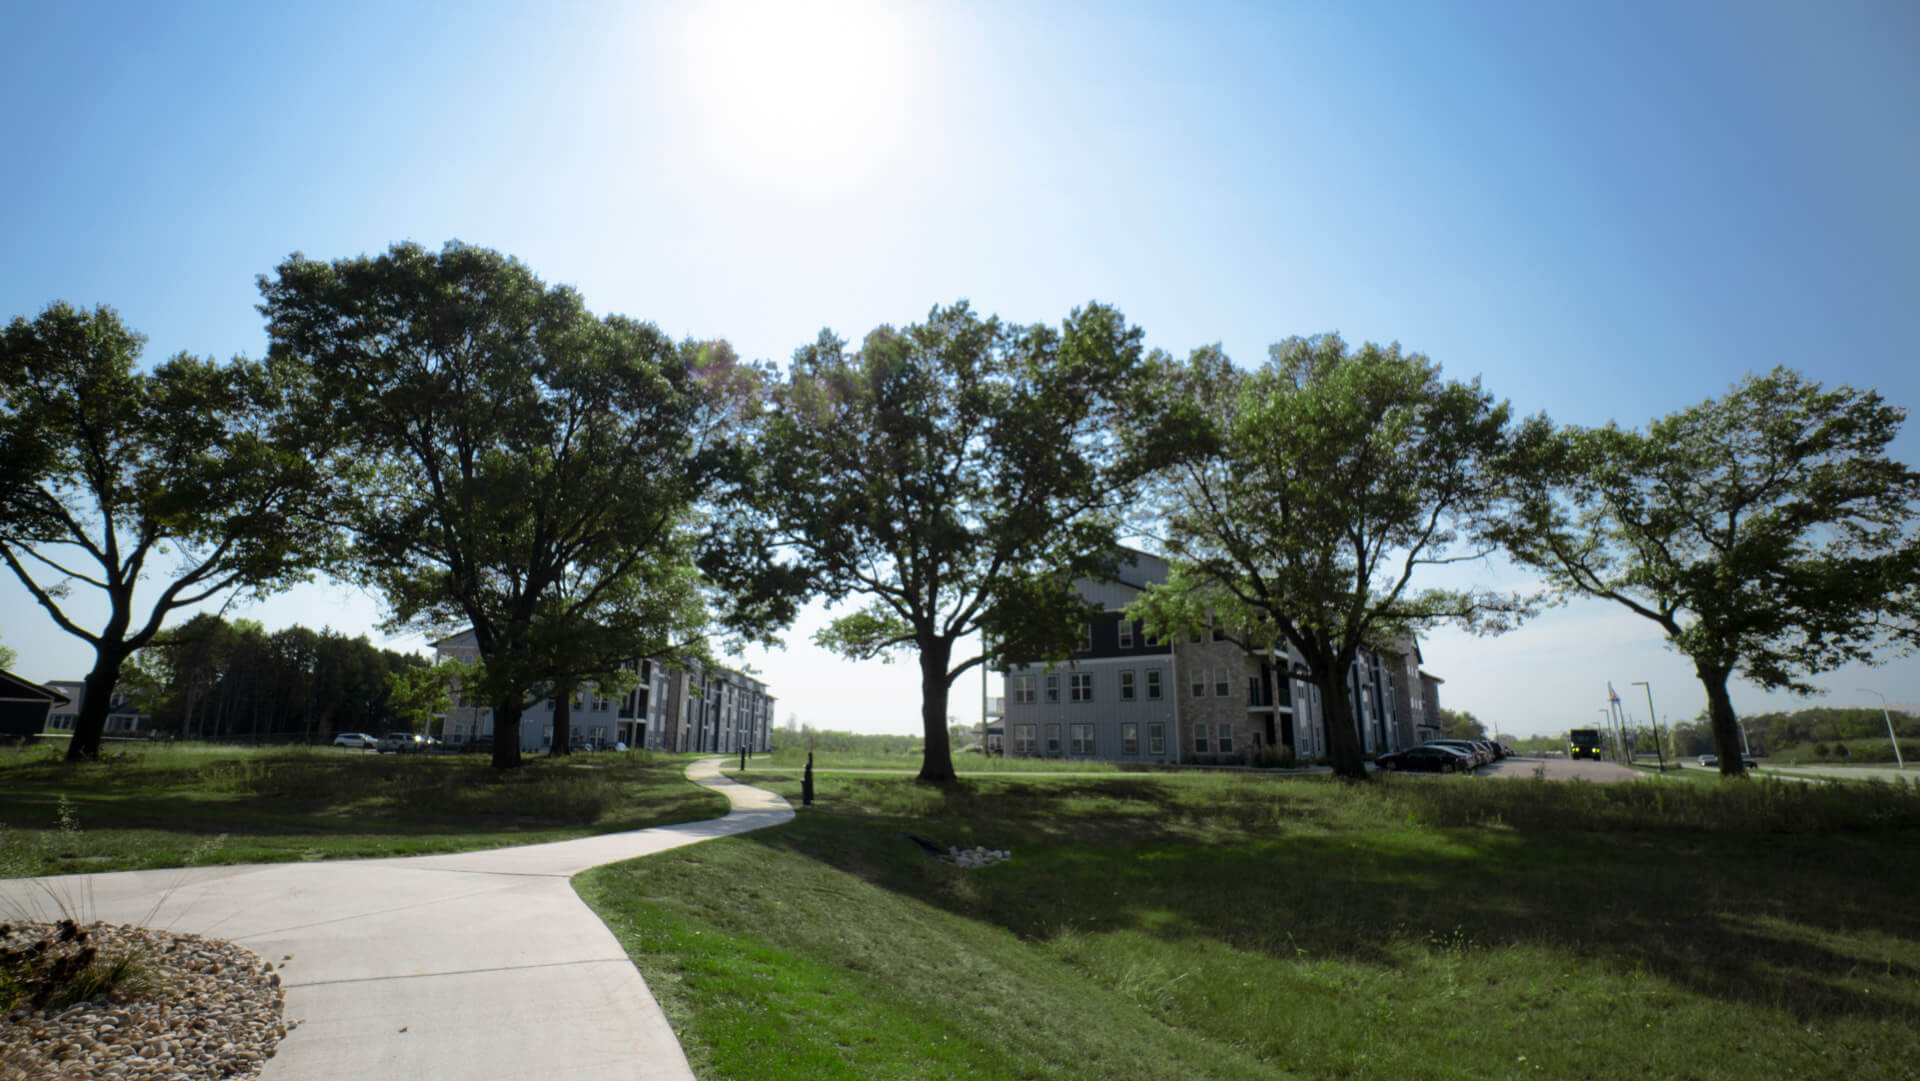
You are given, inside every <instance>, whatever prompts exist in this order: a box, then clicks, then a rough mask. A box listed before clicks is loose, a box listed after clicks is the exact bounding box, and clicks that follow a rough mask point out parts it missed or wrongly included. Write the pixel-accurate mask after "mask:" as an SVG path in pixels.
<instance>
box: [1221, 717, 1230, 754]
mask: <svg viewBox="0 0 1920 1081" xmlns="http://www.w3.org/2000/svg"><path fill="white" fill-rule="evenodd" d="M1219 743H1220V753H1221V754H1232V753H1233V729H1232V728H1229V727H1228V726H1226V725H1224V724H1223V725H1221V726H1220V737H1219Z"/></svg>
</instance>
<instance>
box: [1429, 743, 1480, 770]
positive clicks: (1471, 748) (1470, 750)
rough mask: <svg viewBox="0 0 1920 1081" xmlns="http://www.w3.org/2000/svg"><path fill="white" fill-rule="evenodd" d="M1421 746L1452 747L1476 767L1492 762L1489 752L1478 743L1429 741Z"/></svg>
mask: <svg viewBox="0 0 1920 1081" xmlns="http://www.w3.org/2000/svg"><path fill="white" fill-rule="evenodd" d="M1421 746H1423V747H1452V748H1453V749H1455V750H1457V751H1464V752H1465V753H1466V754H1467V756H1468V757H1469V758H1470V759H1472V761H1473V764H1474V765H1476V766H1481V765H1485V764H1486V763H1488V762H1491V761H1493V757H1492V753H1491V752H1489V751H1488V750H1487V749H1486V748H1485V747H1482V746H1481V745H1480V744H1479V743H1477V742H1475V741H1473V740H1470V739H1430V740H1428V741H1427V742H1425V743H1423V744H1421Z"/></svg>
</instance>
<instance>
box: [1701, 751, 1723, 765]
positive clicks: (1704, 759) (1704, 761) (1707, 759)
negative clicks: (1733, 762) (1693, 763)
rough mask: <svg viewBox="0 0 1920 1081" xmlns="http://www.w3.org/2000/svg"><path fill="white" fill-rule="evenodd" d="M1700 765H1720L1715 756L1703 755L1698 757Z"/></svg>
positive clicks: (1718, 758)
mask: <svg viewBox="0 0 1920 1081" xmlns="http://www.w3.org/2000/svg"><path fill="white" fill-rule="evenodd" d="M1700 764H1701V765H1703V766H1717V765H1719V764H1720V756H1719V755H1717V754H1703V755H1701V756H1700Z"/></svg>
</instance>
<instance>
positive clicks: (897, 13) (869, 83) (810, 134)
mask: <svg viewBox="0 0 1920 1081" xmlns="http://www.w3.org/2000/svg"><path fill="white" fill-rule="evenodd" d="M911 11H912V9H911V8H908V7H905V6H904V5H893V4H882V3H874V2H860V0H851V2H845V0H843V2H833V3H801V2H793V3H780V2H770V0H757V2H756V0H747V2H736V3H725V2H722V3H710V4H699V5H695V6H692V7H689V8H686V9H682V10H680V11H679V12H677V13H676V14H675V15H674V16H672V17H671V22H670V23H669V29H668V33H666V34H665V35H663V39H662V40H661V41H660V42H659V44H660V45H661V46H663V52H664V55H663V56H662V57H661V59H662V62H663V63H662V66H663V68H664V70H665V72H668V73H671V74H670V77H669V78H668V79H667V80H666V81H665V83H664V85H663V90H664V92H665V93H666V94H667V95H668V100H667V102H666V105H667V107H668V109H669V111H670V113H671V114H672V116H673V118H674V121H675V126H676V127H677V128H679V129H680V131H679V132H678V134H680V135H682V136H686V137H691V139H692V140H693V141H694V143H695V145H697V146H699V147H701V148H702V151H703V153H704V154H705V155H707V156H708V157H707V163H708V164H720V165H722V166H724V167H726V168H730V169H734V170H740V171H742V172H745V173H748V174H752V175H754V176H755V177H757V178H765V177H769V176H777V177H779V178H781V180H782V182H783V183H787V184H794V185H805V186H815V185H820V186H825V185H830V184H832V183H833V182H834V178H835V177H836V175H843V174H844V170H847V169H859V168H860V167H861V165H862V163H863V162H868V161H870V160H871V159H874V158H876V157H884V156H885V155H886V153H887V148H888V147H889V146H890V145H891V144H893V143H894V142H895V141H896V140H897V139H899V138H900V137H901V136H903V135H904V134H905V133H906V132H907V131H908V130H909V124H910V121H911V118H912V115H913V111H914V108H915V105H914V102H915V98H916V94H915V93H914V89H915V86H916V84H918V83H919V82H920V79H921V78H922V77H924V74H925V73H924V71H923V70H921V69H923V68H924V63H923V60H924V50H923V48H922V47H921V43H920V41H919V40H918V39H919V37H920V35H919V34H918V33H916V32H915V30H916V27H914V26H912V25H911V24H910V18H911Z"/></svg>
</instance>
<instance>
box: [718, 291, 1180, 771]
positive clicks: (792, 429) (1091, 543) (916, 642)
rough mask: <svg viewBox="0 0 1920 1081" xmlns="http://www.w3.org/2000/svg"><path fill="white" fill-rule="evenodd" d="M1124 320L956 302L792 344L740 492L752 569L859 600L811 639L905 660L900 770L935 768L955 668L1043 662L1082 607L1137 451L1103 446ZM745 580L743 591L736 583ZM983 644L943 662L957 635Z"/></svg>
mask: <svg viewBox="0 0 1920 1081" xmlns="http://www.w3.org/2000/svg"><path fill="white" fill-rule="evenodd" d="M1140 338H1141V334H1140V331H1139V330H1138V329H1137V328H1134V327H1132V326H1129V325H1128V324H1127V322H1126V321H1125V319H1124V318H1123V317H1122V316H1121V314H1120V313H1119V312H1118V311H1115V310H1114V309H1112V308H1108V307H1105V306H1102V305H1098V304H1093V305H1089V306H1087V307H1084V308H1080V309H1076V310H1075V311H1074V312H1073V313H1072V314H1071V315H1069V316H1068V317H1067V319H1066V320H1065V321H1063V322H1062V323H1061V325H1060V326H1059V327H1057V328H1055V327H1050V326H1047V325H1044V324H1035V325H1031V326H1019V325H1014V324H1008V323H1003V322H1001V321H1000V320H999V319H998V318H994V317H987V318H983V317H981V316H980V315H978V314H976V313H975V312H974V311H973V310H972V309H971V308H969V307H968V306H967V305H966V304H965V303H964V302H963V303H960V304H956V305H954V306H951V307H945V308H938V307H937V308H934V309H933V310H932V311H931V312H930V313H929V315H928V316H927V319H926V321H925V322H922V323H916V324H913V325H911V326H907V327H904V328H899V329H896V328H894V327H891V326H882V327H879V328H877V329H876V330H874V331H873V332H872V333H870V334H868V335H867V337H866V340H865V341H864V342H863V343H862V345H861V347H860V349H859V350H858V351H857V352H849V351H848V350H847V348H846V343H845V342H844V341H842V340H841V339H839V338H837V337H835V336H834V335H833V334H832V333H831V332H823V333H822V334H821V335H820V338H819V340H818V341H816V342H815V343H813V344H812V345H809V346H806V347H805V348H802V349H800V350H799V351H798V352H797V353H796V354H795V356H794V359H793V364H792V366H791V368H790V370H789V372H788V375H787V378H786V380H785V381H784V383H783V384H782V385H781V386H780V387H779V388H778V389H777V392H776V393H775V394H774V395H773V397H772V401H771V403H770V405H769V408H768V409H767V411H766V412H765V414H764V415H763V416H762V418H761V429H760V440H759V447H758V453H757V458H756V459H755V460H754V463H753V465H752V467H751V470H750V479H749V480H748V481H747V482H746V484H745V485H744V489H745V490H747V491H750V492H751V499H752V502H753V504H754V507H755V510H756V512H757V515H756V518H755V520H754V525H755V528H757V529H758V530H759V533H760V536H761V538H762V540H763V541H764V543H765V544H766V545H767V547H768V550H769V551H772V552H775V553H780V556H779V559H778V560H777V561H774V562H770V563H768V564H767V565H766V566H765V567H763V568H762V569H761V574H762V580H774V581H778V582H781V583H784V584H793V583H799V584H802V585H803V586H804V587H805V588H808V589H811V590H813V591H815V592H816V593H818V594H819V595H822V596H824V597H826V598H827V599H828V600H829V601H834V602H837V601H841V600H843V599H845V598H848V597H853V596H858V597H863V598H866V600H867V604H866V606H865V607H863V608H860V609H858V610H857V611H854V612H852V613H850V614H847V615H844V616H842V617H840V618H839V619H837V620H835V621H834V622H833V623H832V624H831V625H830V626H829V627H827V628H826V629H825V630H824V631H822V632H821V633H820V635H819V636H818V638H817V640H818V641H819V642H820V643H821V644H822V645H824V646H826V647H828V648H831V649H833V650H835V651H837V652H839V653H841V654H843V655H845V656H848V657H854V658H861V659H865V658H872V657H883V656H888V655H890V654H891V653H893V652H894V651H896V650H909V651H912V652H913V653H915V654H917V656H918V660H919V664H920V677H921V678H920V688H921V720H922V722H923V728H924V730H925V742H926V750H925V757H924V759H923V761H922V764H921V770H920V778H921V779H922V780H925V781H934V782H943V781H947V780H950V779H952V778H953V776H954V773H953V761H952V751H951V747H950V741H949V735H948V731H947V697H948V690H949V688H950V687H951V686H952V684H953V681H954V680H955V679H957V678H958V677H959V676H960V675H961V674H962V673H964V672H966V671H967V670H968V669H970V668H972V667H973V666H975V665H978V664H982V663H987V662H989V661H992V660H996V659H1001V658H1011V659H1014V660H1028V659H1033V658H1036V657H1062V656H1065V655H1066V653H1067V651H1068V650H1070V649H1071V648H1072V644H1073V641H1074V635H1075V628H1076V627H1077V625H1078V624H1079V623H1080V622H1081V621H1083V620H1084V619H1085V618H1087V614H1086V609H1085V605H1084V604H1083V602H1082V601H1081V600H1080V599H1079V597H1078V595H1077V594H1076V593H1075V591H1074V589H1073V580H1074V579H1075V578H1077V577H1091V576H1096V575H1098V574H1100V573H1103V571H1104V570H1105V568H1106V566H1107V562H1108V561H1109V560H1111V558H1112V553H1113V550H1114V546H1115V541H1116V536H1117V530H1118V526H1119V523H1120V518H1121V512H1122V510H1123V509H1124V508H1125V507H1126V506H1127V504H1128V494H1129V492H1130V491H1131V490H1132V488H1133V485H1134V484H1135V482H1136V481H1137V480H1138V479H1139V477H1140V475H1141V473H1142V471H1143V469H1144V460H1143V459H1142V458H1141V457H1140V456H1138V455H1136V454H1135V453H1133V452H1132V451H1131V450H1130V449H1129V447H1128V445H1127V444H1126V443H1125V442H1124V441H1123V439H1122V434H1123V433H1124V432H1126V431H1127V430H1128V426H1129V423H1130V422H1129V420H1128V411H1129V410H1130V409H1132V408H1133V407H1134V406H1135V405H1136V404H1137V403H1136V400H1135V396H1136V395H1137V394H1139V393H1140V390H1141V383H1142V381H1143V378H1144V376H1145V374H1146V373H1147V371H1148V367H1149V366H1148V364H1147V362H1146V361H1147V358H1146V357H1145V356H1144V354H1143V351H1142V348H1141V344H1140ZM748 592H751V590H749V591H748ZM976 632H985V636H986V641H988V642H989V643H990V645H989V646H988V647H987V648H985V649H983V650H981V651H979V652H976V653H974V654H973V655H972V656H965V657H962V656H956V649H957V648H958V647H959V645H960V642H961V640H962V639H963V638H965V637H967V636H969V635H972V634H975V633H976Z"/></svg>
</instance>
